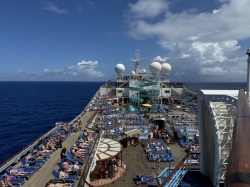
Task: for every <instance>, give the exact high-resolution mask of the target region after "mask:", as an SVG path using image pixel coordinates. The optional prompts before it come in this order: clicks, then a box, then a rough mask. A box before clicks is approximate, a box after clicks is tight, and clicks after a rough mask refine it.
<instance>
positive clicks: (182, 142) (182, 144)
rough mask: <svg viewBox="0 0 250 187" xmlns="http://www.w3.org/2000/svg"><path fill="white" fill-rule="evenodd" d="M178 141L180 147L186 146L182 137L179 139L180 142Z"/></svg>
mask: <svg viewBox="0 0 250 187" xmlns="http://www.w3.org/2000/svg"><path fill="white" fill-rule="evenodd" d="M179 143H180V146H181V147H186V145H185V142H184V140H183V139H180V142H179Z"/></svg>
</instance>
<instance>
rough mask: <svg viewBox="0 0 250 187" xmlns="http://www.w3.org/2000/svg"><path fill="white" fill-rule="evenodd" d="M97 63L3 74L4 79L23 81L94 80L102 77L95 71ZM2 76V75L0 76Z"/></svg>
mask: <svg viewBox="0 0 250 187" xmlns="http://www.w3.org/2000/svg"><path fill="white" fill-rule="evenodd" d="M98 65H99V64H98V61H84V60H82V61H81V62H78V63H77V64H76V65H71V66H68V67H66V68H62V69H49V68H45V69H44V70H43V71H42V72H26V71H22V70H18V71H16V72H13V73H8V74H4V76H5V77H7V76H8V77H10V78H11V77H12V78H14V77H17V78H24V79H29V78H32V80H33V79H37V80H38V79H39V80H40V79H43V78H46V79H47V78H50V79H51V80H54V79H55V78H56V79H58V80H72V79H76V80H82V79H83V78H84V80H86V79H91V80H95V79H98V78H101V77H104V76H105V75H104V73H102V72H101V71H98V70H96V69H97V68H98ZM1 76H3V75H1Z"/></svg>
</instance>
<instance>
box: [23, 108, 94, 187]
mask: <svg viewBox="0 0 250 187" xmlns="http://www.w3.org/2000/svg"><path fill="white" fill-rule="evenodd" d="M93 113H94V112H92V111H90V112H87V113H86V114H85V115H84V116H82V117H81V121H82V127H85V126H86V124H87V121H88V119H89V118H90V117H91V116H92V114H93ZM80 134H81V131H78V132H77V133H74V134H71V135H70V136H69V137H68V138H67V140H66V141H64V142H63V143H62V146H63V147H67V148H68V149H69V148H70V147H71V146H72V145H73V144H74V143H75V142H76V140H77V139H78V137H79V135H80ZM60 153H61V149H60V148H59V149H58V150H56V151H54V152H53V154H52V156H51V158H49V160H48V161H47V162H45V164H44V165H43V166H42V167H41V168H40V169H39V170H38V171H37V172H35V173H34V175H33V176H32V177H31V178H30V179H29V180H27V181H26V183H25V184H24V185H23V186H22V187H44V186H45V184H46V183H47V182H48V181H49V180H50V179H53V178H54V176H53V175H52V174H51V172H52V171H53V170H56V171H58V169H59V167H58V165H57V164H58V163H59V162H60V161H61V158H60Z"/></svg>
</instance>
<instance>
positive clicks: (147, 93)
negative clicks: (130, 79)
mask: <svg viewBox="0 0 250 187" xmlns="http://www.w3.org/2000/svg"><path fill="white" fill-rule="evenodd" d="M144 81H145V83H144V84H137V85H130V86H129V89H130V90H134V91H137V92H140V94H139V98H138V97H136V96H131V97H129V100H130V101H132V102H139V103H142V102H143V99H142V98H145V97H157V96H159V94H160V91H159V90H153V89H145V88H144V87H146V86H155V85H157V84H158V81H157V80H150V79H146V78H144Z"/></svg>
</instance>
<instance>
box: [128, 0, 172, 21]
mask: <svg viewBox="0 0 250 187" xmlns="http://www.w3.org/2000/svg"><path fill="white" fill-rule="evenodd" d="M128 6H129V8H130V13H131V14H133V15H134V16H136V17H138V18H152V17H155V16H158V15H159V14H161V13H163V12H165V11H166V10H167V9H168V2H166V1H164V0H154V1H152V0H139V1H138V2H137V3H136V4H129V5H128Z"/></svg>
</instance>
